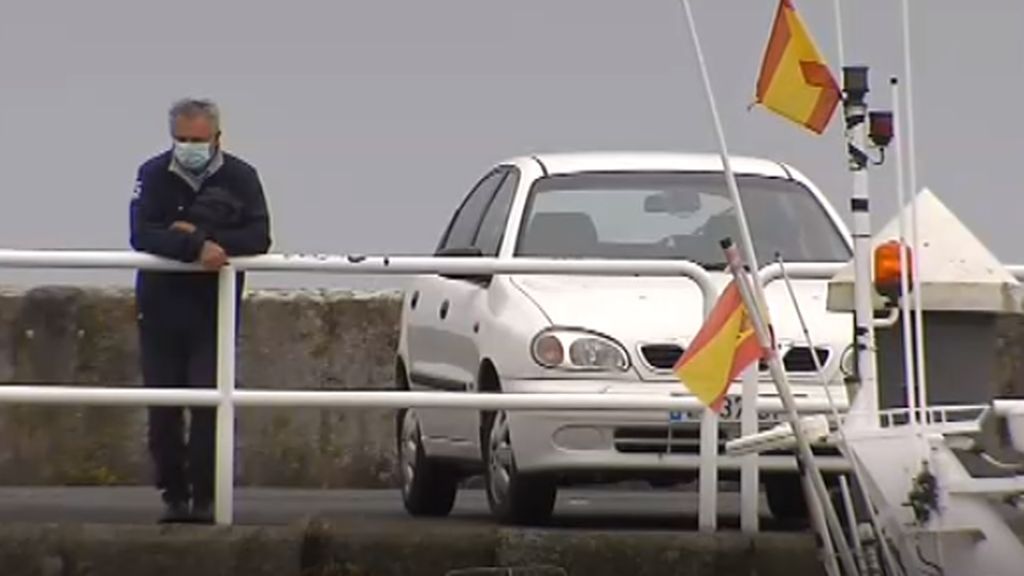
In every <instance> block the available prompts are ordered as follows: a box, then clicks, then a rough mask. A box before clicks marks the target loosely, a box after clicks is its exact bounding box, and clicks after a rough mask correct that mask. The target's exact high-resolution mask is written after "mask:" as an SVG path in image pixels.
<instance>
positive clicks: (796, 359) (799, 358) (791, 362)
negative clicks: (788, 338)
mask: <svg viewBox="0 0 1024 576" xmlns="http://www.w3.org/2000/svg"><path fill="white" fill-rule="evenodd" d="M814 351H815V353H816V355H817V357H818V362H820V363H821V366H822V368H824V367H825V365H826V364H828V359H829V357H830V356H831V352H830V351H829V349H828V348H820V347H819V348H815V349H814ZM782 364H783V366H785V367H786V372H817V367H815V365H814V356H812V355H811V349H810V348H808V347H807V346H794V347H793V348H790V349H789V351H788V352H786V355H785V356H784V357H783V358H782Z"/></svg>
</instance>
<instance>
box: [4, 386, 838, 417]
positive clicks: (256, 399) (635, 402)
mask: <svg viewBox="0 0 1024 576" xmlns="http://www.w3.org/2000/svg"><path fill="white" fill-rule="evenodd" d="M219 399H220V394H219V392H218V391H217V390H214V389H199V390H197V389H194V388H159V389H157V388H100V387H86V386H23V385H18V386H0V403H25V404H87V405H138V406H145V405H159V406H168V405H197V406H213V405H215V404H217V402H218V400H219ZM231 401H232V402H233V403H234V404H235V405H236V406H251V407H260V406H263V407H269V406H277V407H303V408H317V407H336V408H342V407H363V408H456V409H459V408H462V409H473V410H652V411H653V410H700V409H703V407H704V406H703V405H702V404H701V403H700V401H699V400H697V399H696V398H695V397H692V396H665V395H654V394H592V393H581V394H543V393H539V394H538V393H534V394H495V393H481V394H469V393H458V392H405V391H397V390H396V391H384V390H382V391H373V392H366V391H347V390H235V391H234V392H233V393H232V396H231ZM797 407H798V408H800V409H802V410H807V411H819V412H820V411H826V410H828V409H829V406H828V401H827V400H826V399H824V398H803V399H797ZM837 408H839V409H846V408H847V406H846V402H845V401H839V402H837ZM757 410H760V411H764V412H782V411H783V408H782V402H781V401H780V400H779V399H778V398H760V399H759V400H758V403H757Z"/></svg>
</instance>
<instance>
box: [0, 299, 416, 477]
mask: <svg viewBox="0 0 1024 576" xmlns="http://www.w3.org/2000/svg"><path fill="white" fill-rule="evenodd" d="M399 310H400V295H399V294H397V293H373V294H360V293H352V292H341V291H335V292H295V291H257V292H252V293H249V294H247V296H246V299H245V301H244V303H243V306H242V314H243V317H242V327H241V333H240V342H239V354H238V377H239V386H240V387H244V388H319V389H380V388H387V387H391V386H392V385H393V382H394V351H395V347H396V344H397V338H398V315H399ZM30 383H31V384H63V385H68V384H73V385H103V386H141V377H140V371H139V362H138V342H137V330H136V326H135V308H134V302H133V298H132V292H131V290H111V289H81V288H75V287H62V286H61V287H40V288H35V289H31V290H27V291H13V290H7V291H3V292H0V385H2V384H30ZM237 414H238V436H237V443H238V447H237V456H236V464H237V466H236V474H237V477H236V482H237V483H238V484H239V485H260V486H307V487H364V488H372V487H388V486H393V485H394V450H393V446H394V424H393V422H394V419H393V411H391V410H368V409H331V410H320V409H288V408H245V409H240V410H239V411H238V413H237ZM145 436H146V412H145V409H144V408H134V407H109V408H108V407H64V406H59V407H57V406H24V405H23V406H10V405H8V406H0V485H36V484H51V485H77V484H108V485H118V484H147V483H149V482H150V478H151V467H150V463H149V459H148V454H147V451H146V441H145Z"/></svg>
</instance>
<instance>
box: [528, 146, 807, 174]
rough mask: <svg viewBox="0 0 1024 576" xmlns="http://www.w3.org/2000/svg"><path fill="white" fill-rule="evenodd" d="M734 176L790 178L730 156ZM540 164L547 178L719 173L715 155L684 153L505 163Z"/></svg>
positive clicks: (773, 167)
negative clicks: (628, 173) (629, 173)
mask: <svg viewBox="0 0 1024 576" xmlns="http://www.w3.org/2000/svg"><path fill="white" fill-rule="evenodd" d="M729 160H730V164H731V165H732V170H733V172H734V173H736V174H749V175H757V176H769V177H777V178H789V177H791V175H790V173H789V172H788V171H787V167H785V166H784V165H783V164H781V163H779V162H775V161H771V160H766V159H763V158H756V157H751V156H737V155H734V154H733V155H730V156H729ZM531 161H535V162H539V163H540V164H541V165H542V166H543V167H544V170H545V172H547V173H548V174H573V173H576V172H595V171H600V172H620V171H683V172H721V171H723V170H724V167H723V166H722V159H721V156H720V155H718V154H705V153H686V152H596V151H595V152H556V153H545V154H534V155H532V156H527V157H521V158H515V159H511V160H510V161H509V162H508V163H517V164H519V163H522V162H531Z"/></svg>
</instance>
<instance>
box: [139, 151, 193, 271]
mask: <svg viewBox="0 0 1024 576" xmlns="http://www.w3.org/2000/svg"><path fill="white" fill-rule="evenodd" d="M157 192H158V191H157V190H156V189H155V188H154V186H153V185H152V182H151V179H150V178H148V177H147V174H146V171H145V170H144V169H143V168H141V167H140V168H139V171H138V174H137V176H136V178H135V191H134V192H133V193H132V200H131V204H130V208H129V223H130V227H131V237H130V242H131V246H132V248H133V249H135V250H138V251H139V252H148V253H150V254H154V255H156V256H163V257H164V258H171V259H174V260H179V261H181V262H195V261H196V259H197V258H199V253H200V251H201V250H202V248H203V242H204V241H205V240H206V235H205V234H204V233H203V232H202V231H196V232H195V233H192V234H189V233H188V232H184V231H182V230H171V229H169V226H170V222H167V221H166V220H167V219H166V218H165V217H162V215H161V214H160V211H159V205H158V203H157V202H155V198H154V195H155V194H156V193H157Z"/></svg>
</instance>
